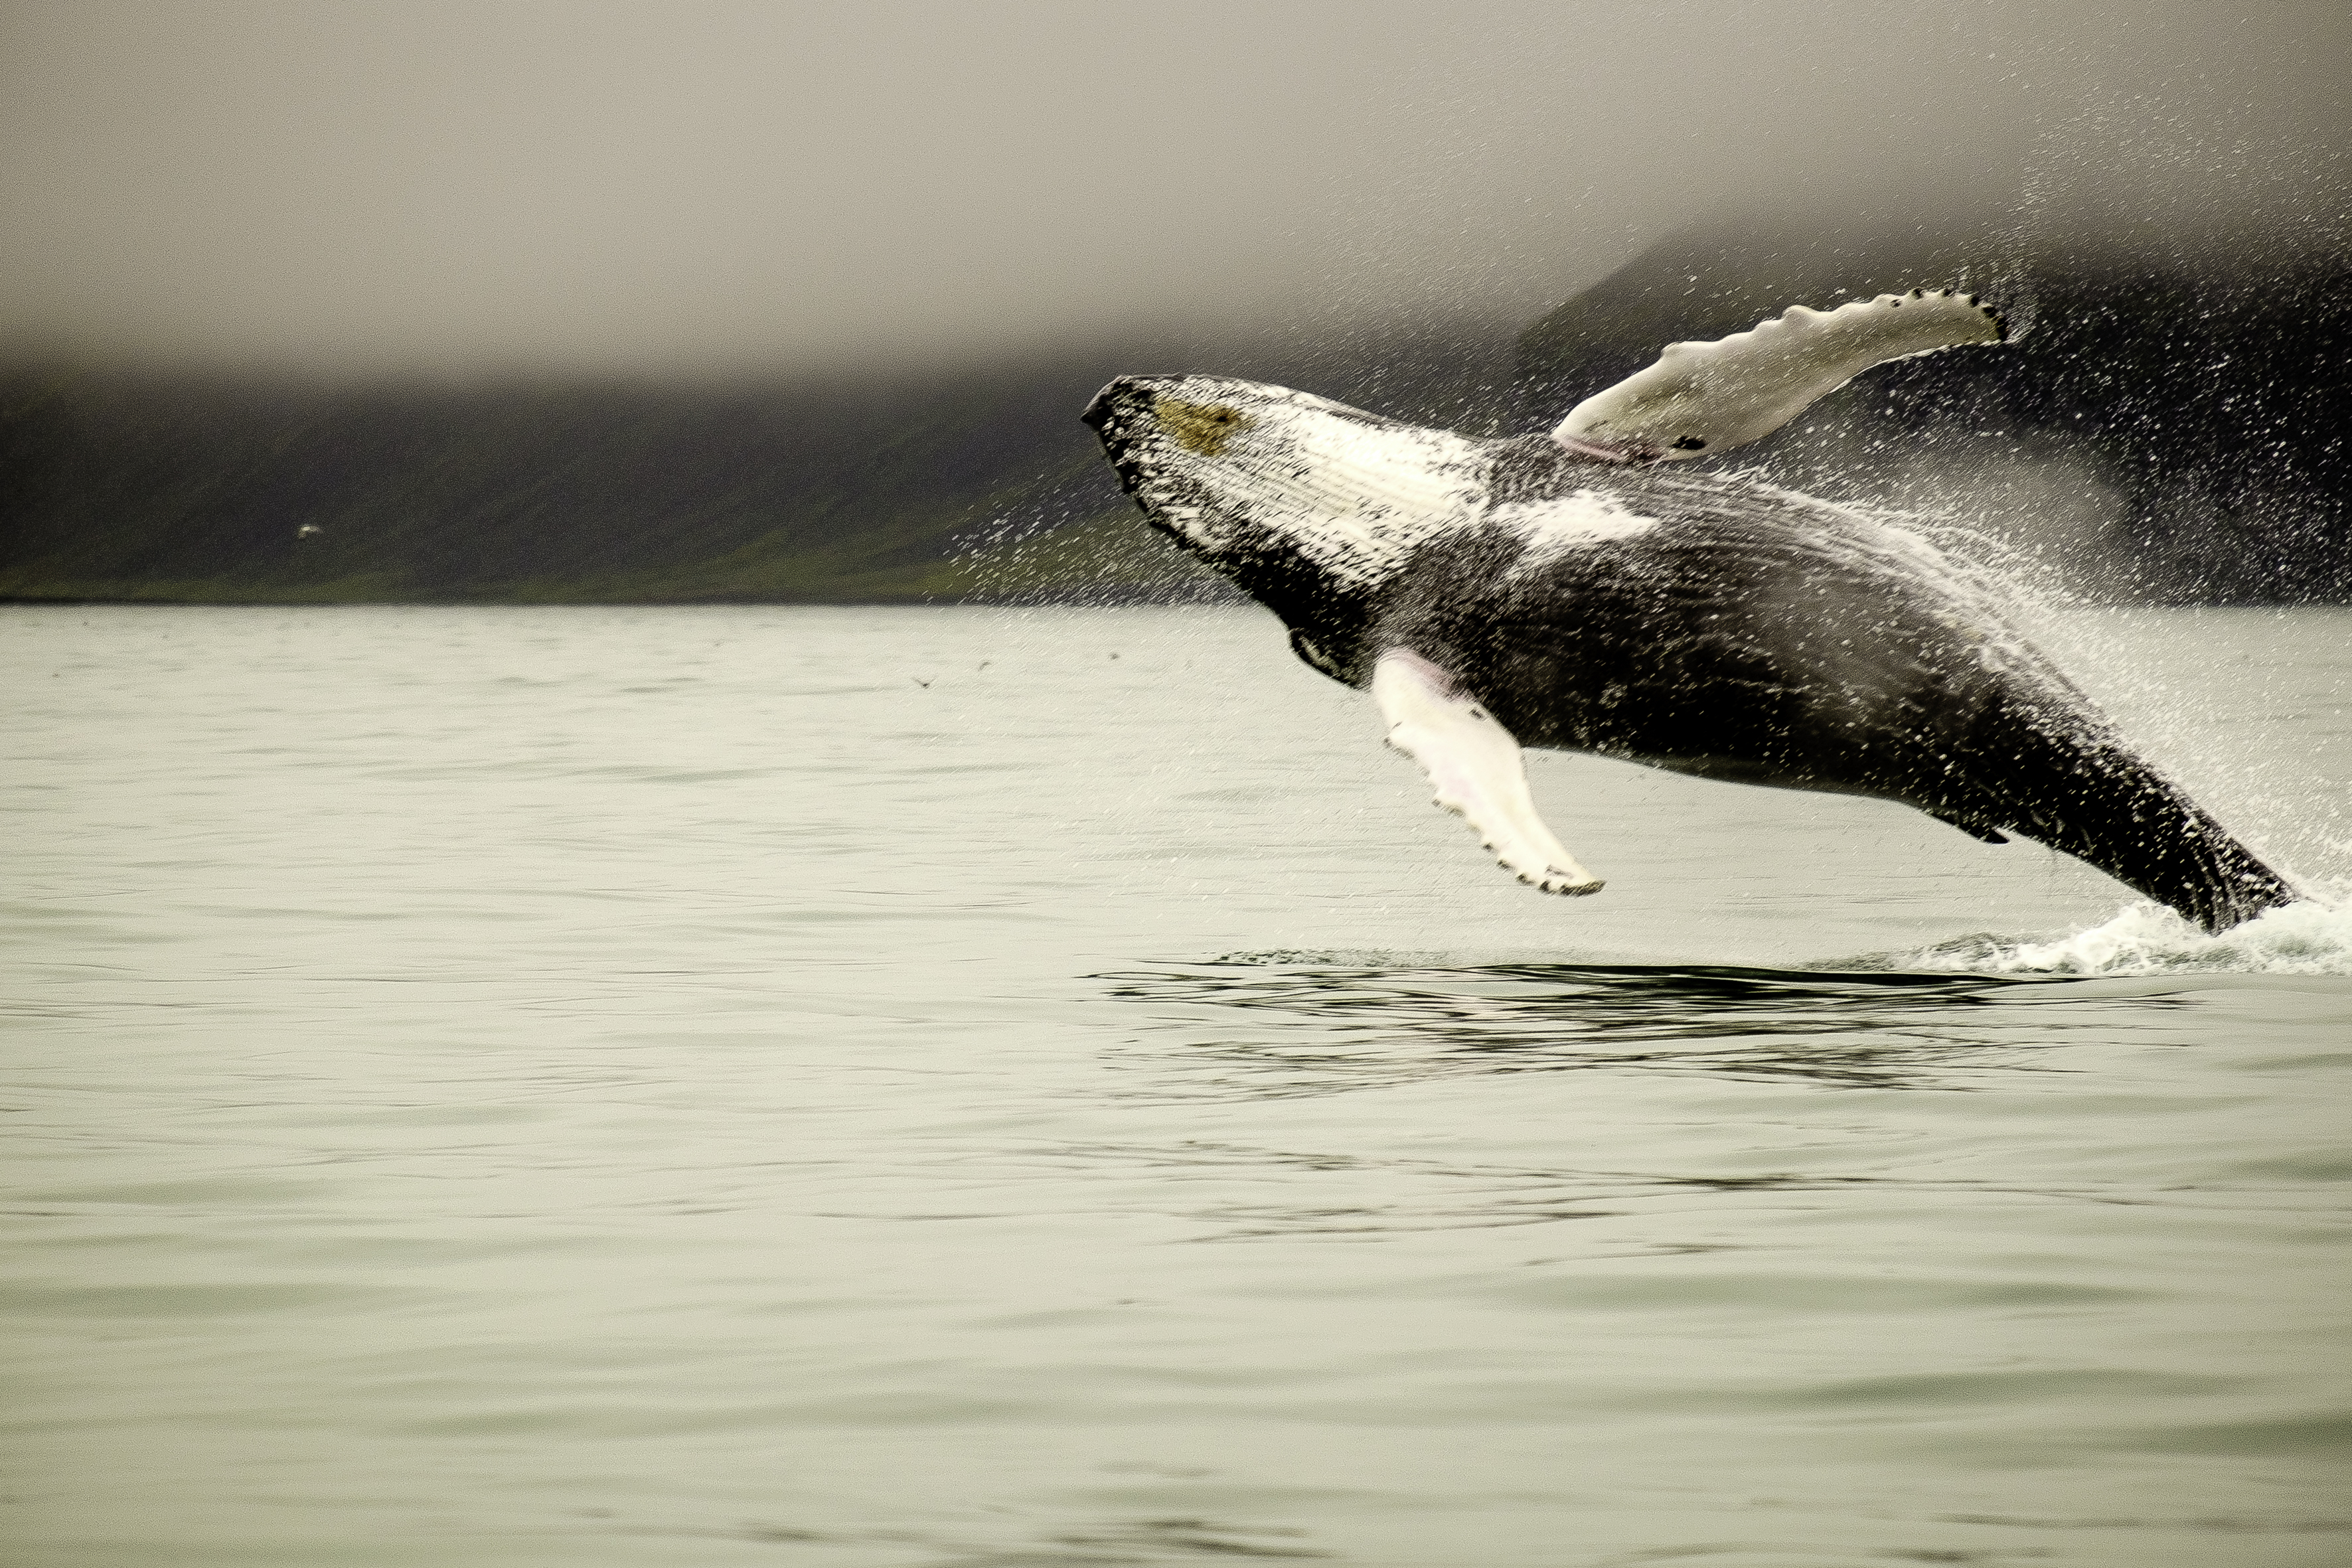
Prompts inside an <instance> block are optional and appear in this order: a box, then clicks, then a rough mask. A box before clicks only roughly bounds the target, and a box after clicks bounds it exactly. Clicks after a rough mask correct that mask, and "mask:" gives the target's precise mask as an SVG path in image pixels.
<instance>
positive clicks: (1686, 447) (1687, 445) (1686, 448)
mask: <svg viewBox="0 0 2352 1568" xmlns="http://www.w3.org/2000/svg"><path fill="white" fill-rule="evenodd" d="M1675 451H1677V452H1704V451H1706V440H1705V438H1704V437H1697V436H1684V437H1678V438H1677V439H1676V440H1675Z"/></svg>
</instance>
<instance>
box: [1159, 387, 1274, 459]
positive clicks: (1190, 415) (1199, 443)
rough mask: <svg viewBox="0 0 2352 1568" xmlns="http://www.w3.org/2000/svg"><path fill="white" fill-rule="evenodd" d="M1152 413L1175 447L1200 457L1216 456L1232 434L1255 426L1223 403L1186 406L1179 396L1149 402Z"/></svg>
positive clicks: (1247, 417)
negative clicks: (1196, 453)
mask: <svg viewBox="0 0 2352 1568" xmlns="http://www.w3.org/2000/svg"><path fill="white" fill-rule="evenodd" d="M1151 413H1152V416H1153V417H1154V418H1156V419H1158V420H1159V421H1160V428H1161V429H1162V430H1165V431H1167V432H1168V434H1169V436H1170V437H1171V439H1173V440H1174V441H1175V443H1176V444H1177V445H1178V446H1180V447H1183V448H1184V449H1185V450H1186V451H1188V452H1198V453H1199V454H1200V455H1201V456H1202V457H1203V458H1213V457H1215V456H1217V455H1218V454H1219V453H1220V452H1223V450H1224V449H1225V443H1226V442H1227V441H1230V440H1231V439H1233V437H1234V432H1235V431H1239V430H1246V429H1248V428H1249V427H1250V426H1252V425H1255V424H1256V423H1257V421H1256V420H1255V419H1253V418H1252V417H1251V416H1248V415H1246V414H1244V413H1243V412H1242V411H1241V410H1240V409H1238V408H1234V407H1229V406H1227V405H1224V404H1222V403H1187V402H1185V401H1184V400H1183V399H1182V398H1181V397H1158V398H1154V399H1152V403H1151Z"/></svg>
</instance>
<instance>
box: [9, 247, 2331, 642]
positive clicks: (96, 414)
mask: <svg viewBox="0 0 2352 1568" xmlns="http://www.w3.org/2000/svg"><path fill="white" fill-rule="evenodd" d="M1946 281H1958V282H1960V283H1963V284H1965V285H1966V286H1968V287H1969V288H1972V289H1979V290H1980V291H1983V292H1985V293H1987V294H1988V295H1990V296H1991V297H1993V298H1994V299H1996V300H1999V301H2000V302H2001V303H2002V305H2003V306H2004V308H2006V309H2007V310H2009V311H2010V313H2011V316H2012V318H2013V319H2014V321H2015V322H2016V323H2017V325H2018V326H2019V328H2020V329H2021V336H2020V339H2019V341H2018V342H2017V343H2016V344H2015V345H2014V346H2013V347H2011V348H2009V349H2005V350H2000V351H1982V352H1978V351H1967V352H1961V353H1951V354H1944V355H1938V356H1935V357H1933V358H1929V359H1926V360H1921V361H1916V362H1911V363H1905V364H1900V365H1894V366H1889V367H1887V368H1885V369H1883V370H1879V371H1875V372H1873V373H1871V374H1868V375H1866V376H1865V377H1864V378H1863V379H1862V380H1861V382H1859V383H1858V384H1855V385H1854V386H1853V387H1850V388H1848V389H1846V390H1844V391H1842V392H1840V393H1837V394H1834V395H1832V396H1831V397H1829V398H1826V399H1824V400H1823V401H1822V403H1821V404H1819V405H1816V406H1815V407H1814V408H1813V409H1812V410H1811V412H1810V413H1808V414H1807V415H1806V416H1804V417H1803V418H1801V420H1799V421H1798V422H1797V423H1796V424H1795V425H1793V426H1790V428H1789V429H1788V430H1786V431H1783V432H1781V433H1780V435H1777V436H1775V437H1771V438H1770V439H1769V440H1768V441H1766V442H1763V443H1759V445H1758V446H1756V447H1751V448H1748V451H1746V452H1745V453H1743V454H1741V456H1740V457H1739V458H1736V459H1734V460H1735V461H1741V462H1752V463H1753V464H1755V465H1756V466H1758V467H1759V468H1762V469H1763V470H1764V471H1765V472H1767V473H1768V474H1769V475H1771V476H1773V477H1775V478H1778V479H1781V480H1783V481H1784V482H1788V483H1790V484H1794V485H1798V486H1801V487H1802V488H1805V489H1813V490H1817V491H1821V492H1822V493H1825V494H1832V495H1839V494H1844V495H1855V496H1860V497H1864V498H1869V499H1879V500H1888V501H1891V502H1893V503H1894V504H1897V505H1906V506H1916V507H1920V508H1923V509H1932V510H1943V511H1948V512H1955V513H1958V514H1959V515H1961V516H1962V517H1964V518H1967V519H1969V520H1971V521H1979V522H1981V523H1983V524H1986V525H1987V526H1990V527H1991V528H1993V529H1995V530H1997V531H2001V532H2003V533H2006V534H2007V535H2008V536H2009V537H2011V539H2012V540H2014V541H2015V542H2018V543H2020V544H2021V545H2023V546H2025V547H2027V548H2029V549H2032V550H2035V551H2039V552H2042V553H2043V554H2044V555H2045V556H2047V557H2048V558H2050V559H2051V560H2052V561H2053V563H2057V564H2058V565H2060V566H2061V567H2062V568H2063V570H2064V571H2065V572H2066V573H2067V574H2068V575H2069V576H2070V577H2071V579H2072V580H2073V582H2074V584H2075V585H2076V586H2077V587H2079V588H2082V589H2084V591H2087V592H2091V593H2094V594H2098V595H2107V596H2115V597H2136V598H2160V599H2175V600H2189V599H2206V600H2215V601H2222V602H2300V601H2309V600H2336V601H2340V600H2346V599H2352V550H2347V540H2352V531H2348V530H2352V523H2348V522H2347V498H2348V497H2352V450H2347V439H2346V437H2345V435H2344V432H2343V427H2342V411H2343V410H2344V409H2345V407H2346V406H2347V385H2346V382H2347V374H2346V370H2345V366H2346V363H2347V357H2352V266H2347V263H2346V261H2345V260H2344V259H2343V258H2341V257H2339V256H2336V255H2334V254H2332V253H2329V254H2316V253H2311V252H2306V253H2304V254H2300V255H2290V256H2284V257H2281V256H2278V255H2275V254H2270V255H2267V256H2263V255H2248V256H2233V255H2218V254H2213V253H2210V252H2209V253H2206V254H2201V255H2186V254H2179V253H2172V252H2164V251H2159V250H2158V249H2157V248H2155V247H2153V245H2152V244H2149V245H2143V246H2141V247H2139V248H2137V249H2133V250H2126V249H2122V248H2110V249H2107V250H2104V251H2097V252H2074V253H2063V252H2060V251H2058V250H2055V249H2052V248H2048V247H2045V248H2043V249H2042V250H2038V251H2037V250H2031V249H2028V248H2025V247H2020V246H2018V245H2017V244H2015V243H2014V242H2012V241H2009V240H2005V239H2001V238H1999V237H1989V238H1986V237H1980V238H1969V237H1958V238H1952V237H1920V236H1917V235H1916V234H1914V235H1910V236H1909V237H1905V238H1903V239H1900V240H1898V241H1889V240H1885V239H1884V238H1881V237H1870V238H1868V239H1864V240H1856V239H1853V238H1852V237H1840V236H1839V235H1838V234H1837V233H1836V232H1835V231H1834V229H1832V228H1813V229H1808V230H1806V231H1804V232H1802V233H1801V234H1793V235H1790V234H1784V235H1779V236H1775V235H1772V234H1769V233H1759V231H1756V230H1754V229H1743V230H1739V231H1737V232H1733V231H1714V232H1694V233H1691V234H1686V235H1683V236H1680V237H1676V238H1675V239H1672V240H1670V241H1668V242H1666V243H1664V244H1662V245H1660V246H1658V247H1654V248H1653V249H1652V250H1650V251H1648V252H1646V253H1644V254H1643V255H1642V256H1641V257H1639V258H1635V259H1634V260H1633V262H1631V263H1629V264H1628V265H1627V266H1625V267H1624V268H1621V269H1620V270H1619V271H1617V272H1616V273H1614V274H1612V276H1611V277H1609V278H1607V279H1604V280H1602V281H1601V283H1599V284H1597V285H1595V286H1593V287H1592V288H1591V289H1586V290H1585V291H1583V292H1582V293H1580V294H1579V295H1577V296H1576V297H1575V298H1573V299H1571V300H1569V301H1568V302H1567V303H1566V304H1564V305H1562V306H1560V307H1559V309H1558V310H1554V311H1553V312H1551V313H1550V314H1549V315H1548V316H1547V317H1545V318H1544V319H1543V320H1542V321H1539V322H1538V323H1537V324H1536V325H1535V326H1534V327H1533V328H1531V329H1529V330H1528V331H1526V332H1525V333H1524V334H1523V335H1518V336H1517V347H1516V350H1515V349H1514V347H1513V340H1514V336H1515V334H1514V333H1513V332H1512V331H1510V330H1507V329H1505V328H1501V327H1492V326H1479V325H1475V324H1472V325H1460V326H1456V327H1451V328H1444V329H1425V330H1422V331H1402V330H1397V329H1393V328H1387V329H1380V330H1365V331H1358V332H1353V333H1342V334H1333V335H1330V336H1328V337H1325V338H1322V339H1320V340H1315V341H1308V340H1307V339H1304V338H1298V337H1294V338H1290V339H1286V340H1285V341H1281V342H1264V341H1259V342H1249V341H1236V342H1226V343H1223V344H1199V343H1195V344H1192V345H1189V346H1184V347H1171V345H1169V344H1166V343H1158V344H1152V343H1147V342H1140V341H1138V342H1129V343H1125V344H1119V343H1108V344H1097V345H1093V346H1091V347H1082V348H1072V349H1069V350H1067V351H1065V352H1061V353H1040V354H1037V355H1034V356H1032V357H1031V358H1029V359H1026V360H1024V361H1020V362H1016V363H1002V364H997V365H992V366H978V367H966V368H960V369H956V370H953V371H948V372H942V373H940V374H934V375H930V376H911V375H910V376H903V377H899V378H898V379H895V380H891V379H882V378H873V377H868V378H857V377H848V376H837V377H833V378H830V379H824V380H808V379H804V380H798V381H792V380H777V381H774V382H771V383H764V384H738V385H732V386H702V387H695V386H679V385H663V384H582V383H548V384H505V385H477V386H426V385H406V386H393V385H376V386H330V385H307V386H306V385H294V384H270V383H265V382H261V381H257V380H251V379H247V380H234V379H223V378H213V379H197V378H178V379H163V378H154V377H148V378H137V377H131V376H125V375H121V374H113V375H106V374H67V373H64V372H58V371H55V370H50V371H39V370H34V369H28V368H19V369H17V370H15V371H13V372H7V371H0V597H5V598H16V599H31V600H42V599H47V600H59V599H126V600H152V601H164V602H219V603H286V602H303V603H310V602H383V601H423V602H465V601H502V602H643V603H665V602H669V603H694V602H717V601H761V602H775V603H793V602H817V601H824V602H888V601H899V602H920V601H929V600H952V599H969V598H988V597H997V598H1005V597H1011V598H1058V599H1071V598H1085V599H1101V600H1124V599H1135V598H1166V597H1171V596H1193V595H1201V594H1204V593H1211V594H1213V593H1215V592H1217V591H1218V585H1217V584H1215V583H1214V582H1213V580H1210V579H1208V578H1206V576H1205V574H1201V573H1199V572H1198V571H1196V570H1195V569H1193V568H1192V566H1191V564H1190V563H1189V562H1188V561H1186V560H1185V559H1184V558H1183V557H1182V556H1181V555H1179V554H1178V553H1176V552H1174V551H1173V550H1172V548H1171V547H1169V546H1167V545H1165V544H1164V543H1163V542H1160V540H1158V539H1157V538H1156V537H1155V536H1153V535H1151V534H1150V532H1148V531H1146V530H1144V529H1142V528H1141V527H1140V526H1139V524H1138V522H1137V521H1136V519H1135V517H1134V514H1133V512H1132V510H1130V509H1129V507H1128V506H1127V505H1126V503H1125V502H1124V501H1123V500H1121V499H1120V498H1119V497H1118V494H1117V492H1116V490H1115V489H1114V488H1113V486H1112V484H1111V482H1110V479H1109V475H1108V471H1107V470H1106V469H1105V468H1104V467H1103V465H1102V463H1101V461H1100V459H1099V456H1098V454H1097V448H1096V447H1095V445H1094V441H1093V438H1092V437H1091V436H1090V435H1089V434H1088V433H1087V431H1086V429H1085V428H1084V427H1083V426H1080V425H1079V424H1078V422H1077V414H1078V411H1079V409H1080V408H1082V407H1083V406H1084V405H1085V404H1086V401H1087V398H1088V397H1089V396H1090V395H1092V394H1093V392H1094V391H1095V389H1096V388H1097V387H1098V386H1099V385H1100V384H1102V383H1103V382H1104V381H1105V380H1107V379H1108V377H1109V376H1111V375H1112V374H1117V373H1119V372H1126V371H1154V370H1167V369H1197V370H1209V371H1216V372H1220V373H1224V374H1238V375H1247V376H1254V377H1257V378H1261V379H1265V380H1272V381H1280V382H1284V383H1286V384H1292V385H1297V386H1303V387H1307V388H1309V389H1311V390H1314V391H1317V392H1320V393H1323V394H1325V395H1330V396H1334V397H1338V398H1340V399H1342V400H1344V401H1348V402H1352V403H1357V404H1360V405H1365V406H1368V407H1371V408H1376V409H1379V410H1381V411H1383V412H1387V413H1392V414H1397V415H1401V416H1405V417H1410V418H1417V419H1421V420H1423V421H1426V422H1429V423H1436V424H1445V425H1451V426H1456V427H1461V428H1467V429H1472V430H1477V431H1482V432H1484V431H1497V430H1505V429H1527V428H1543V427H1546V426H1549V425H1550V424H1552V423H1554V422H1556V421H1557V420H1558V419H1559V416H1561V415H1562V414H1563V413H1564V412H1565V411H1566V410H1567V409H1568V408H1569V407H1570V405H1572V404H1574V403H1575V402H1576V401H1577V400H1578V399H1579V398H1580V397H1582V396H1583V395H1586V394H1587V393H1590V392H1591V391H1594V390H1597V389H1599V388H1600V387H1601V386H1604V385H1606V384H1609V383H1611V382H1612V381H1614V380H1616V379H1618V378H1620V377H1622V376H1623V375H1625V374H1630V373H1632V372H1633V371H1634V370H1636V369H1639V368H1640V367H1641V366H1642V365H1643V364H1645V363H1648V362H1649V361H1650V359H1651V358H1653V357H1654V355H1655V354H1656V353H1657V351H1658V349H1659V348H1660V347H1661V346H1662V345H1663V344H1664V343H1666V342H1672V341H1674V340H1675V339H1678V338H1692V337H1696V338H1711V337H1717V336H1721V335H1724V334H1726V333H1728V332H1733V331H1741V330H1743V329H1745V328H1747V327H1748V326H1751V325H1753V324H1754V323H1755V322H1756V321H1758V320H1759V319H1761V318H1763V317H1765V316H1767V315H1770V314H1774V313H1776V312H1778V311H1779V310H1781V309H1782V308H1784V307H1785V306H1787V305H1789V304H1792V303H1809V304H1813V305H1817V306H1830V305H1834V304H1835V303H1837V302H1838V301H1839V300H1841V299H1843V298H1845V297H1848V296H1849V295H1853V294H1865V295H1866V294H1869V293H1872V292H1874V291H1877V290H1880V289H1889V288H1895V287H1903V288H1908V287H1910V286H1911V285H1913V284H1914V283H1921V282H1926V283H1940V282H1946ZM1514 353H1516V354H1517V361H1516V366H1514V361H1513V355H1514Z"/></svg>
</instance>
